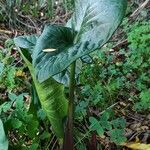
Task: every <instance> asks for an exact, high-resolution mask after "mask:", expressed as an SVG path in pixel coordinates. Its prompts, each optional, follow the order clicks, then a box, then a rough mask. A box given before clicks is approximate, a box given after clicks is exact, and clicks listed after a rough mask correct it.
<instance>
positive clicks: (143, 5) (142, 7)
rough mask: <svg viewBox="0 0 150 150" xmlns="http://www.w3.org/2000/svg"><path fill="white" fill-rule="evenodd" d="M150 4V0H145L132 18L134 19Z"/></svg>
mask: <svg viewBox="0 0 150 150" xmlns="http://www.w3.org/2000/svg"><path fill="white" fill-rule="evenodd" d="M149 2H150V0H145V2H144V3H143V4H141V5H140V6H139V7H138V8H137V9H136V10H135V11H134V12H133V13H132V14H131V15H130V17H134V16H136V15H138V14H139V13H140V12H141V11H142V10H143V9H144V8H145V7H146V5H147V4H148V3H149Z"/></svg>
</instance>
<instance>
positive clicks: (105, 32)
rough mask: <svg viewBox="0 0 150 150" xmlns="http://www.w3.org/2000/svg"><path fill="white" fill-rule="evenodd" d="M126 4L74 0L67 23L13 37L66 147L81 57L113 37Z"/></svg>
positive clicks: (70, 143)
mask: <svg viewBox="0 0 150 150" xmlns="http://www.w3.org/2000/svg"><path fill="white" fill-rule="evenodd" d="M126 6H127V0H75V11H74V14H73V16H72V17H71V18H70V19H69V21H68V22H67V24H66V26H60V25H46V26H45V28H44V31H43V33H42V34H41V35H40V36H35V35H31V36H20V37H17V38H15V39H14V42H15V44H16V46H17V47H18V49H19V51H20V53H21V55H22V57H23V59H24V60H25V62H26V63H27V65H28V67H29V70H30V72H31V75H32V78H33V81H34V84H35V87H36V90H37V93H38V96H39V98H40V101H41V105H42V107H43V109H44V110H45V112H46V114H47V116H48V118H49V120H50V122H51V124H52V127H53V129H54V132H55V133H56V135H57V136H58V137H59V138H62V139H63V140H64V150H68V149H69V150H72V149H73V143H74V142H73V110H74V109H73V108H74V90H75V83H76V77H77V74H78V71H77V70H79V69H78V67H79V66H78V65H79V61H80V62H81V60H82V61H83V60H85V59H84V58H85V56H86V58H89V56H88V55H89V54H90V53H91V52H93V51H95V50H99V49H100V47H102V46H103V45H104V44H105V43H106V42H107V41H108V40H109V39H110V37H111V36H112V34H113V33H114V31H115V30H116V29H117V27H118V26H119V24H120V23H121V21H122V19H123V16H124V14H125V10H126ZM64 86H69V100H66V98H65V96H64ZM66 116H67V124H66V127H65V128H66V130H64V128H63V125H64V122H63V121H64V118H65V117H66ZM64 133H65V136H64Z"/></svg>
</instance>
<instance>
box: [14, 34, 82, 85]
mask: <svg viewBox="0 0 150 150" xmlns="http://www.w3.org/2000/svg"><path fill="white" fill-rule="evenodd" d="M37 39H38V36H37V35H29V36H18V37H16V38H14V42H15V45H16V46H17V47H20V48H22V49H24V51H28V52H29V53H30V54H29V53H24V54H26V57H28V60H29V59H30V61H31V60H32V58H31V57H32V54H33V50H34V47H35V45H36V42H37ZM28 54H29V55H28ZM81 67H82V63H81V61H80V60H79V61H77V62H76V79H77V78H78V75H79V73H80V70H81ZM69 76H70V70H69V68H66V69H65V70H64V71H62V72H60V73H59V74H56V75H54V76H52V78H53V79H54V80H56V81H57V82H59V83H62V84H64V85H65V86H68V85H69Z"/></svg>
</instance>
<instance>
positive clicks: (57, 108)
mask: <svg viewBox="0 0 150 150" xmlns="http://www.w3.org/2000/svg"><path fill="white" fill-rule="evenodd" d="M18 49H19V48H18ZM19 52H20V53H21V55H22V58H23V59H24V61H25V62H26V64H27V66H28V68H29V70H30V73H31V76H32V78H33V81H34V84H35V88H36V91H37V94H38V96H39V99H40V103H41V105H42V108H43V110H44V111H45V113H46V115H47V116H48V118H49V120H50V123H51V125H52V127H53V129H54V132H55V133H56V135H57V137H59V138H63V135H64V130H63V119H64V118H65V117H66V116H67V107H68V102H67V99H66V98H65V96H64V86H63V85H62V84H60V83H58V82H56V81H55V80H54V79H52V78H49V79H48V80H46V81H44V82H43V83H39V81H38V80H37V79H36V78H35V73H34V68H33V67H32V64H31V63H30V62H29V60H28V59H27V58H26V57H25V54H24V53H23V52H22V51H21V50H19Z"/></svg>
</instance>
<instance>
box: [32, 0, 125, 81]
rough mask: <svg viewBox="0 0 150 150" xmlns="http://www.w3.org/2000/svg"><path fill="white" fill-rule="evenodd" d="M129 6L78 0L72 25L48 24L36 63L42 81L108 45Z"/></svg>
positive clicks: (116, 1)
mask: <svg viewBox="0 0 150 150" xmlns="http://www.w3.org/2000/svg"><path fill="white" fill-rule="evenodd" d="M126 5H127V0H76V1H75V13H74V14H73V16H72V18H71V19H70V20H69V22H68V24H67V25H66V26H67V27H68V28H66V27H62V26H56V25H49V26H46V27H45V28H44V31H43V33H42V35H41V36H40V37H39V39H38V41H37V43H36V46H35V50H34V52H33V65H34V67H35V69H36V70H35V71H36V76H37V78H38V80H39V81H40V82H43V81H45V80H46V79H48V78H49V77H50V76H53V75H55V74H58V73H59V72H61V71H63V70H65V69H66V68H67V67H68V66H69V65H70V64H71V63H72V62H73V61H75V60H76V59H78V58H80V57H82V56H84V55H87V54H89V53H91V52H92V51H94V50H97V49H98V48H100V47H101V46H102V45H104V44H105V43H106V42H107V41H108V40H109V39H110V37H111V36H112V34H113V33H114V31H115V30H116V29H117V27H118V25H119V24H120V23H121V20H122V18H123V16H124V14H125V10H126ZM70 28H72V29H70ZM73 31H74V32H73ZM44 49H56V51H54V52H49V53H47V52H43V50H44Z"/></svg>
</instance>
